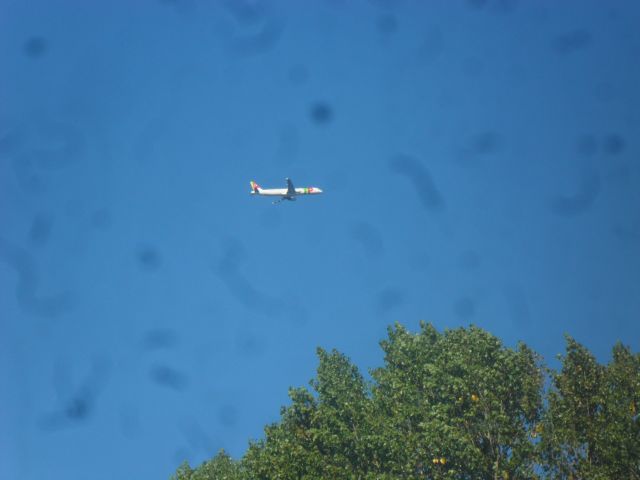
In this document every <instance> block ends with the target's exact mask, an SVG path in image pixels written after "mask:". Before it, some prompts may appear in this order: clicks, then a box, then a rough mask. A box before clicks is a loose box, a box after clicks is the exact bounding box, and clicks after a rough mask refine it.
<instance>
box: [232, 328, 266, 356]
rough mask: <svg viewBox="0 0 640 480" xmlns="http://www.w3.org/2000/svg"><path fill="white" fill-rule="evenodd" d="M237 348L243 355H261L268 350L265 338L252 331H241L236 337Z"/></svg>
mask: <svg viewBox="0 0 640 480" xmlns="http://www.w3.org/2000/svg"><path fill="white" fill-rule="evenodd" d="M236 348H237V349H238V350H239V351H240V353H241V354H242V355H261V354H262V353H264V351H265V350H266V345H265V343H264V339H263V338H261V337H258V336H256V335H253V334H252V333H250V332H241V333H240V334H239V335H238V336H237V337H236Z"/></svg>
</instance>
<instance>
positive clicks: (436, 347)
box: [172, 323, 640, 480]
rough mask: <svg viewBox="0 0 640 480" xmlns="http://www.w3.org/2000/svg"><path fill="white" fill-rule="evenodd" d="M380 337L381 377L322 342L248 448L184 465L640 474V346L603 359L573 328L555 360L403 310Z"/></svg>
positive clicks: (186, 472) (274, 471) (356, 474)
mask: <svg viewBox="0 0 640 480" xmlns="http://www.w3.org/2000/svg"><path fill="white" fill-rule="evenodd" d="M380 344H381V347H382V349H383V351H384V354H385V357H384V365H383V366H382V367H380V368H378V369H375V370H373V371H371V378H372V381H371V382H367V381H365V379H364V378H363V376H362V375H361V374H360V372H359V371H358V369H357V368H356V367H355V366H354V365H353V364H352V363H351V362H350V360H349V359H348V358H347V357H346V356H344V355H343V354H341V353H339V352H337V351H335V350H333V351H331V352H327V351H325V350H323V349H318V351H317V354H318V359H319V365H318V371H317V375H316V378H314V379H313V380H312V381H311V382H310V387H311V388H292V389H290V391H289V398H290V399H291V403H290V405H289V406H287V407H283V408H282V409H281V418H280V421H279V422H276V423H274V424H271V425H268V426H267V427H266V428H265V434H264V438H262V439H261V440H258V441H253V442H250V444H249V448H248V450H247V452H246V454H245V455H244V457H243V458H242V459H241V460H240V461H234V460H233V459H231V458H230V457H229V456H228V455H226V453H224V451H221V452H220V453H218V455H217V456H216V457H214V458H213V459H212V460H210V461H209V462H205V463H204V464H202V465H201V466H199V467H198V468H196V469H191V468H190V467H189V465H188V464H186V463H185V464H183V465H181V466H180V467H179V468H178V470H177V471H176V473H175V475H174V476H173V477H172V479H173V480H210V479H229V480H235V479H241V478H242V479H255V480H258V479H259V480H262V479H265V480H266V479H282V480H286V479H321V478H331V479H397V478H404V479H413V478H415V479H418V478H421V479H425V478H427V479H459V480H467V479H469V480H470V479H494V480H498V479H500V480H513V479H523V480H524V479H540V478H554V479H555V478H560V479H578V478H581V479H582V478H584V479H613V478H628V479H637V480H640V419H639V415H638V413H639V412H638V409H639V408H640V356H638V355H634V354H632V353H631V351H630V350H629V349H628V348H627V347H624V346H622V345H620V344H618V345H616V346H615V347H614V349H613V359H612V361H611V362H610V363H609V365H606V366H603V365H600V364H598V362H597V361H596V360H595V358H594V357H593V355H592V354H591V353H590V352H589V351H588V350H587V349H586V348H585V347H584V346H582V345H580V344H579V343H577V342H576V341H575V340H573V339H572V338H570V337H567V351H566V354H565V355H564V356H562V357H561V361H562V368H561V370H560V371H559V372H554V371H551V370H549V369H545V368H544V367H543V366H542V365H541V360H540V358H539V357H538V355H537V354H536V353H535V352H533V351H532V350H531V349H529V348H528V347H527V346H526V345H524V344H522V343H521V344H519V345H518V346H517V348H515V349H511V348H507V347H505V346H504V345H502V343H501V342H500V340H499V339H497V338H496V337H494V336H492V335H491V334H489V333H488V332H485V331H484V330H482V329H479V328H477V327H473V326H472V327H470V328H458V329H455V330H445V331H444V332H442V333H440V332H438V331H437V330H436V329H435V328H434V327H433V326H432V325H430V324H425V323H421V325H420V331H419V332H418V333H416V334H414V333H410V332H408V331H407V330H406V329H405V328H404V327H402V326H401V325H399V324H396V325H395V326H393V327H390V328H389V330H388V336H387V338H386V339H384V340H383V341H382V342H381V343H380ZM546 380H549V388H548V391H546V392H545V388H544V385H545V381H546Z"/></svg>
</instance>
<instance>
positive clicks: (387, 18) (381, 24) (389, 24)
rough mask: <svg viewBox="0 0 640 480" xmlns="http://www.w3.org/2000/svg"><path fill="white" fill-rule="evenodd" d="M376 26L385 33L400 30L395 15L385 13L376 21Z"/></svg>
mask: <svg viewBox="0 0 640 480" xmlns="http://www.w3.org/2000/svg"><path fill="white" fill-rule="evenodd" d="M376 27H377V28H378V31H379V32H380V33H381V34H383V35H388V34H392V33H395V32H396V31H397V30H398V21H397V20H396V17H395V15H392V14H385V15H380V16H379V17H378V20H377V21H376Z"/></svg>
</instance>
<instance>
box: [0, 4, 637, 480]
mask: <svg viewBox="0 0 640 480" xmlns="http://www.w3.org/2000/svg"><path fill="white" fill-rule="evenodd" d="M560 3H561V4H562V5H560ZM639 24H640V4H638V2H635V1H615V2H602V1H595V0H594V1H586V0H580V1H578V0H576V1H567V2H552V1H523V0H521V1H516V0H469V1H462V0H460V1H445V0H441V1H430V2H423V1H417V0H416V1H411V0H397V1H394V0H370V1H364V0H326V1H319V0H318V1H308V2H306V1H305V2H299V1H296V2H294V1H285V0H281V1H273V2H272V1H261V0H255V1H243V0H228V1H213V0H208V1H207V0H163V1H156V0H144V1H143V0H139V1H138V0H136V1H124V0H116V1H110V2H83V1H80V0H74V1H60V2H50V1H44V0H33V1H8V0H0V69H1V73H0V404H1V405H2V408H1V409H0V477H1V478H20V479H25V480H30V479H37V478H51V479H58V478H60V479H62V478H64V479H83V478H92V479H94V480H102V479H105V480H107V479H109V480H110V479H113V478H145V479H157V478H167V477H168V476H169V475H170V473H171V472H172V471H173V470H174V469H175V467H176V466H177V465H178V464H179V463H180V462H181V461H182V460H184V459H188V460H189V461H190V462H191V463H192V464H198V463H200V462H201V461H202V460H204V459H206V458H208V457H210V456H211V455H212V454H214V453H215V452H216V451H217V450H218V449H219V448H225V449H227V450H228V451H229V452H230V453H231V454H232V455H234V456H240V455H241V454H242V453H243V452H244V450H245V448H246V446H247V441H248V439H250V438H259V437H260V436H261V434H262V428H263V426H264V425H265V424H267V423H269V422H272V421H275V420H277V418H278V415H279V408H280V406H281V405H284V404H286V403H287V389H288V387H289V386H300V385H306V384H307V382H308V380H309V379H310V378H311V377H313V375H314V372H315V367H316V358H315V348H316V347H317V346H322V347H324V348H328V349H329V348H337V349H338V350H340V351H342V352H344V353H345V354H347V355H348V356H350V357H351V358H352V359H353V361H354V362H356V364H357V365H358V366H359V367H360V368H361V369H362V370H363V371H365V372H366V369H367V368H370V367H375V366H378V365H380V364H381V361H382V358H381V352H380V349H379V347H378V341H379V340H381V339H382V338H383V336H384V335H385V329H386V327H387V325H389V324H391V323H392V322H394V321H400V322H401V323H403V324H404V325H406V326H407V327H408V328H410V329H412V330H415V329H417V326H418V322H419V320H421V319H424V320H428V321H431V322H433V323H434V325H435V326H436V327H437V328H438V329H444V328H454V327H458V326H463V325H469V324H470V323H474V324H476V325H479V326H481V327H483V328H486V329H488V330H489V331H490V332H492V333H493V334H495V335H498V336H499V337H501V338H502V339H503V340H504V341H505V343H506V344H507V345H515V343H516V342H517V341H518V340H523V341H525V342H526V343H528V344H529V345H530V346H532V347H533V348H534V349H536V350H537V351H538V352H540V353H542V354H543V355H544V356H545V357H546V358H547V360H548V361H550V362H551V363H552V364H553V362H554V361H553V358H554V356H555V355H556V354H557V353H560V352H561V351H562V349H563V333H565V332H568V333H570V334H572V335H573V336H575V337H576V338H577V339H578V340H579V341H581V342H583V343H585V344H586V345H587V346H588V347H589V348H590V349H591V350H592V351H593V352H595V354H596V355H597V356H598V358H599V359H601V360H602V361H606V360H607V359H608V358H609V351H610V348H611V346H612V345H613V344H614V342H616V341H617V340H622V341H623V342H625V343H627V344H630V345H631V346H632V348H633V349H634V350H636V351H637V350H638V349H639V348H640V341H639V340H638V339H639V338H640V323H639V322H638V320H639V318H638V313H639V312H640V136H639V135H638V132H640V94H639V93H638V85H640V61H639V58H640V30H639V29H638V25H639ZM284 177H291V178H292V179H293V180H294V182H295V184H296V186H308V185H313V186H319V187H321V188H323V189H324V191H325V194H324V195H323V196H320V197H313V198H302V199H299V201H297V202H295V203H294V202H286V203H283V204H281V205H278V206H273V205H271V203H270V201H269V200H268V199H264V198H252V197H251V196H250V195H249V180H252V179H253V180H256V181H257V182H258V183H260V184H261V185H263V186H265V187H281V186H283V184H284Z"/></svg>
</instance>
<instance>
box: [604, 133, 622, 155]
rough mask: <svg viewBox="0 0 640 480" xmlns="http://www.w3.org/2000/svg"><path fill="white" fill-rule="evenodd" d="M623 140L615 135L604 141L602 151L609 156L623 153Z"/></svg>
mask: <svg viewBox="0 0 640 480" xmlns="http://www.w3.org/2000/svg"><path fill="white" fill-rule="evenodd" d="M624 147H625V144H624V139H623V138H622V137H621V136H620V135H616V134H615V133H613V134H611V135H608V136H607V137H606V138H605V139H604V151H605V152H607V153H608V154H610V155H618V154H619V153H622V152H623V151H624Z"/></svg>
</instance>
